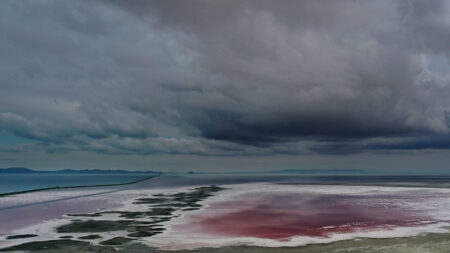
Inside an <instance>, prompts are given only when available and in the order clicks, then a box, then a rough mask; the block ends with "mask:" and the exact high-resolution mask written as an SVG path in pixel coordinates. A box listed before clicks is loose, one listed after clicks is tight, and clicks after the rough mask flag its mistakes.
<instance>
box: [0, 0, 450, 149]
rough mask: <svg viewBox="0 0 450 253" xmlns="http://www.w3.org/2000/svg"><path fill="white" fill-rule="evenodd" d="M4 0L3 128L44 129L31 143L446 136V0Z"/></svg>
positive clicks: (350, 145) (317, 145)
mask: <svg viewBox="0 0 450 253" xmlns="http://www.w3.org/2000/svg"><path fill="white" fill-rule="evenodd" d="M0 5H1V8H0V30H1V32H2V37H1V38H0V44H1V48H0V56H1V58H0V59H1V60H0V79H1V80H0V91H1V92H0V131H1V132H2V133H6V134H14V135H17V136H21V137H26V138H29V139H32V140H34V141H35V142H34V143H35V144H34V145H28V144H27V145H24V148H45V149H47V150H49V151H52V152H56V151H70V150H77V149H82V150H88V151H93V152H107V153H137V154H149V153H189V154H199V155H238V154H239V155H245V154H261V155H270V154H277V153H283V154H302V153H354V152H362V151H365V150H369V149H370V150H377V151H378V150H391V149H395V150H397V149H408V150H409V149H423V148H448V147H449V146H450V144H448V143H450V142H449V141H448V140H449V139H450V138H449V133H448V130H449V128H448V127H449V117H448V114H449V111H450V100H448V97H449V96H450V70H449V68H447V67H450V65H449V63H448V59H449V56H450V55H449V52H450V18H449V17H450V6H449V3H448V1H402V2H400V1H312V0H311V1H199V0H197V1H134V0H132V1H78V2H73V1H20V2H19V1H2V2H1V3H0ZM31 13H32V15H31ZM3 149H5V150H6V148H3ZM17 149H18V147H11V148H10V150H14V151H16V150H17Z"/></svg>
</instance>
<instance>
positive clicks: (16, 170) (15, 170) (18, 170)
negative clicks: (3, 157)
mask: <svg viewBox="0 0 450 253" xmlns="http://www.w3.org/2000/svg"><path fill="white" fill-rule="evenodd" d="M0 173H36V171H34V170H30V169H27V168H23V167H13V168H6V169H2V168H0Z"/></svg>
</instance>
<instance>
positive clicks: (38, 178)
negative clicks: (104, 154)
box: [0, 173, 151, 194]
mask: <svg viewBox="0 0 450 253" xmlns="http://www.w3.org/2000/svg"><path fill="white" fill-rule="evenodd" d="M149 176H151V175H149V174H140V173H136V174H134V173H133V174H106V173H102V174H92V173H70V174H66V173H42V174H40V173H34V174H20V173H17V174H15V173H14V174H0V194H2V193H11V192H20V191H28V190H36V189H44V188H50V187H71V186H92V185H110V184H123V183H130V182H134V181H137V180H140V179H144V178H148V177H149Z"/></svg>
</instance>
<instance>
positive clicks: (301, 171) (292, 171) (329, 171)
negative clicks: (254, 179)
mask: <svg viewBox="0 0 450 253" xmlns="http://www.w3.org/2000/svg"><path fill="white" fill-rule="evenodd" d="M366 173H367V174H369V173H373V172H371V171H367V170H361V169H286V170H270V171H230V172H227V171H224V172H195V171H189V172H187V174H333V175H334V174H350V175H352V174H366Z"/></svg>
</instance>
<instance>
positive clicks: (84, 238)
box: [78, 235, 102, 240]
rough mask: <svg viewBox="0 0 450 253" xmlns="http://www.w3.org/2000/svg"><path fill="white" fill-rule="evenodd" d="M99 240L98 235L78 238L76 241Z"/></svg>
mask: <svg viewBox="0 0 450 253" xmlns="http://www.w3.org/2000/svg"><path fill="white" fill-rule="evenodd" d="M100 238H102V237H101V236H100V235H85V236H80V237H78V239H82V240H93V239H100Z"/></svg>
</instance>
